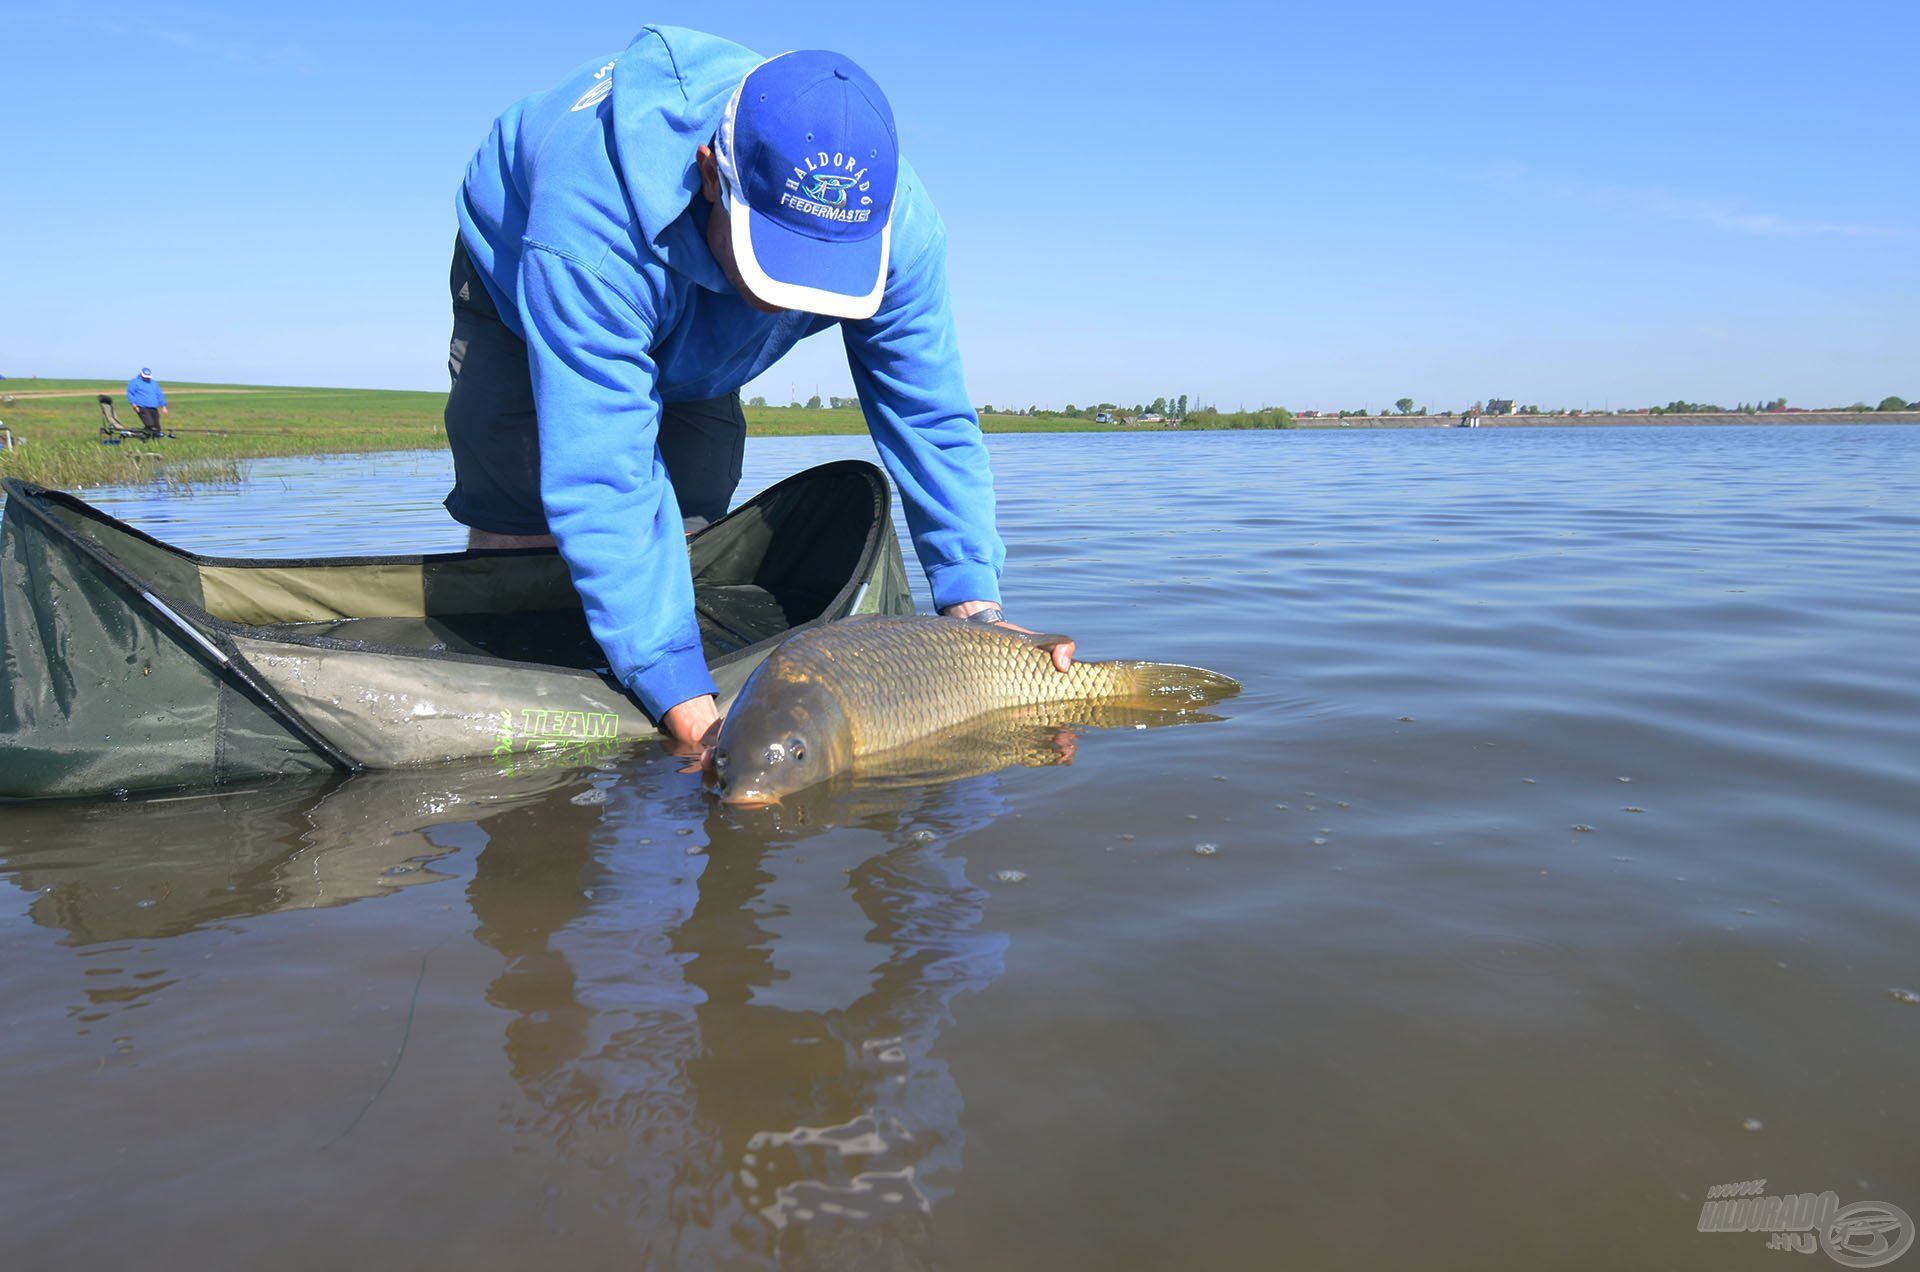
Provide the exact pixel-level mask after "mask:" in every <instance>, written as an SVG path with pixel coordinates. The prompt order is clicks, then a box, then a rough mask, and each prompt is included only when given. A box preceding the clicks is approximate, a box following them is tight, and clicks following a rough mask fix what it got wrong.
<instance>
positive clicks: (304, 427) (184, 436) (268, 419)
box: [0, 380, 446, 489]
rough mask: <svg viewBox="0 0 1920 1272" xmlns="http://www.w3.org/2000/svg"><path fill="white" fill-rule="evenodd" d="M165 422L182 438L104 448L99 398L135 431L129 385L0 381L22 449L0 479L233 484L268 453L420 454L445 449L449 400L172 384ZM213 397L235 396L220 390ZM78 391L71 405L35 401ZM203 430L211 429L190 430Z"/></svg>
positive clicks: (61, 400)
mask: <svg viewBox="0 0 1920 1272" xmlns="http://www.w3.org/2000/svg"><path fill="white" fill-rule="evenodd" d="M166 388H167V405H168V407H169V408H170V409H169V413H168V414H167V415H165V416H162V417H161V423H162V424H163V425H165V426H166V427H167V428H169V429H173V430H175V431H176V432H177V434H178V436H176V437H172V438H165V439H162V440H160V441H143V440H138V439H128V440H126V441H123V442H121V443H120V445H118V446H105V445H102V444H101V441H100V433H99V430H100V408H99V406H98V405H97V404H96V402H95V395H97V394H100V393H107V394H111V395H112V396H113V399H114V410H115V411H116V412H118V414H119V416H120V422H121V424H123V425H125V426H126V427H128V428H136V429H137V428H139V427H140V420H139V417H138V416H137V415H135V413H134V410H133V408H132V407H130V406H128V405H127V402H126V384H125V382H124V381H117V382H109V381H95V380H3V381H0V398H4V397H5V396H7V395H12V397H13V401H12V402H6V401H3V400H0V421H4V422H5V424H6V426H7V427H8V428H9V429H11V430H12V431H13V435H14V437H15V438H16V439H21V438H24V439H25V441H26V444H25V445H24V446H21V447H19V448H18V449H15V450H12V451H0V476H7V477H23V478H25V479H27V480H28V481H36V482H39V483H40V484H42V485H45V486H56V487H60V488H63V489H74V488H78V487H82V486H99V485H119V484H125V483H138V482H162V483H176V484H177V483H189V484H190V483H194V482H202V481H209V480H212V481H219V480H234V479H235V478H237V476H238V468H237V464H238V461H240V460H243V459H258V458H262V457H265V456H270V455H325V454H341V453H349V452H357V451H388V450H421V449H426V448H431V447H439V446H444V445H446V435H445V434H444V433H443V432H442V429H441V423H440V411H441V408H442V407H443V406H444V405H445V403H446V395H445V394H444V393H406V392H394V391H389V390H380V389H302V388H255V387H251V386H244V385H199V384H168V385H167V386H166ZM207 390H232V391H230V392H214V391H207ZM73 391H81V392H80V393H79V395H78V396H72V397H35V396H30V395H33V394H39V393H51V392H73ZM192 430H205V431H192Z"/></svg>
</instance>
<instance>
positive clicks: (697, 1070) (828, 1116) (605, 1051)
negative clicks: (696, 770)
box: [469, 777, 1006, 1262]
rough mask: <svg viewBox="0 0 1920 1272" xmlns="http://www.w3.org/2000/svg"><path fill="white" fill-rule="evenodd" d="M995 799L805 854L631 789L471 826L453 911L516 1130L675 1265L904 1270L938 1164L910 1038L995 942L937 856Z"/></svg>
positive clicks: (957, 804)
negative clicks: (476, 972) (477, 951)
mask: <svg viewBox="0 0 1920 1272" xmlns="http://www.w3.org/2000/svg"><path fill="white" fill-rule="evenodd" d="M995 780H996V779H994V778H991V777H989V778H985V779H981V780H979V781H974V782H968V783H964V784H961V785H960V786H956V787H949V788H944V789H937V790H933V791H928V790H925V789H921V790H916V791H914V792H912V793H910V794H909V795H906V796H903V797H901V798H903V799H905V800H907V801H909V802H907V803H905V804H901V803H899V802H894V803H892V804H891V806H889V805H888V804H887V803H885V802H882V803H879V804H876V805H874V806H872V807H870V808H869V809H868V813H867V816H866V817H865V818H864V819H863V820H862V821H861V822H860V823H859V824H858V825H857V826H853V827H843V828H841V829H839V830H836V831H834V832H832V833H831V834H830V835H825V836H822V835H819V834H818V832H816V831H809V830H805V829H801V830H799V831H798V832H794V833H784V834H783V833H774V834H772V835H769V834H768V832H767V830H766V828H765V824H764V821H763V820H759V821H756V822H755V823H751V824H750V828H749V829H737V828H736V827H735V826H734V825H733V824H731V823H730V822H729V820H728V819H727V817H726V816H725V815H722V814H717V813H716V814H713V815H712V816H710V817H708V818H707V820H706V821H705V823H704V825H702V824H701V823H699V822H697V821H694V820H693V819H692V817H690V814H691V813H693V812H694V807H693V806H690V805H689V804H688V803H686V802H685V801H683V800H680V799H673V800H664V799H660V798H656V797H655V796H654V795H653V794H652V793H651V792H649V791H648V790H647V789H645V788H644V787H637V786H632V785H628V786H622V787H618V788H615V789H613V790H612V791H610V792H609V794H610V796H611V798H610V799H609V800H608V802H607V803H606V804H604V805H601V806H598V807H584V808H583V807H577V806H573V805H569V804H566V803H563V802H562V801H561V800H559V799H557V798H556V799H549V800H545V801H542V802H540V803H537V804H534V805H530V806H525V807H522V808H520V809H517V810H514V811H511V812H507V813H504V814H500V815H497V816H494V817H492V818H489V819H487V820H485V821H484V822H483V823H482V826H483V828H484V829H485V831H486V832H487V834H488V836H489V844H488V847H487V848H486V850H485V851H484V852H482V853H481V855H480V858H479V862H478V865H477V868H476V871H475V875H474V879H473V882H472V884H471V886H470V891H469V900H470V902H471V904H472V906H473V910H474V914H475V916H476V918H477V919H478V921H479V925H478V928H477V931H476V935H478V936H479V938H480V939H481V940H482V941H484V942H485V943H486V944H488V945H490V946H492V947H493V948H494V949H496V950H497V951H499V952H500V953H501V954H502V955H504V956H505V957H506V959H507V966H506V968H505V970H504V971H503V972H502V973H501V975H500V976H499V977H498V978H497V979H496V980H495V982H494V984H493V987H492V989H491V990H490V991H489V995H488V997H489V1001H491V1002H493V1003H494V1004H495V1005H497V1006H501V1007H506V1008H508V1009H509V1010H512V1011H513V1012H514V1013H515V1019H514V1020H513V1021H512V1022H511V1023H510V1024H509V1025H508V1030H507V1054H508V1059H509V1062H510V1064H511V1066H512V1069H513V1075H514V1078H515V1080H516V1081H517V1082H519V1083H520V1084H521V1086H522V1089H523V1090H524V1091H525V1092H526V1094H527V1096H528V1098H529V1099H530V1100H531V1101H532V1102H533V1104H534V1105H535V1106H536V1109H537V1112H536V1113H535V1114H533V1115H532V1117H531V1118H530V1119H529V1120H527V1121H526V1122H524V1123H523V1125H525V1126H526V1128H527V1129H529V1130H533V1131H537V1132H538V1133H539V1134H541V1135H543V1136H547V1137H551V1138H552V1139H554V1140H555V1141H556V1143H557V1144H558V1145H559V1146H560V1147H561V1148H562V1149H563V1150H564V1151H565V1152H566V1153H567V1154H568V1156H570V1157H575V1158H578V1159H581V1160H588V1161H599V1162H603V1163H606V1166H605V1172H606V1173H605V1178H606V1179H607V1180H608V1183H609V1186H610V1187H614V1188H616V1189H618V1190H619V1191H620V1192H621V1193H622V1194H623V1195H622V1197H621V1198H620V1202H621V1205H622V1207H623V1210H622V1213H623V1214H626V1215H627V1216H629V1218H630V1220H631V1221H632V1222H634V1223H635V1224H636V1225H639V1226H641V1227H642V1228H644V1229H645V1230H647V1231H649V1232H650V1234H652V1235H653V1236H655V1237H657V1236H658V1234H661V1233H666V1232H674V1233H676V1234H677V1235H676V1236H675V1237H674V1239H673V1240H674V1246H673V1248H674V1252H675V1253H676V1254H679V1255H685V1254H687V1253H689V1252H690V1251H691V1250H693V1249H700V1248H703V1247H705V1246H706V1245H707V1244H708V1243H717V1248H726V1247H729V1246H732V1245H734V1243H745V1244H747V1245H748V1246H749V1247H761V1248H769V1247H770V1248H773V1249H777V1250H778V1251H779V1252H780V1253H781V1254H782V1255H783V1256H790V1257H799V1258H825V1259H829V1260H831V1261H835V1262H844V1261H847V1260H853V1261H867V1260H869V1259H870V1258H871V1257H872V1256H873V1255H875V1254H876V1253H878V1252H879V1251H880V1250H883V1249H884V1250H886V1251H890V1252H891V1253H892V1254H893V1255H894V1256H896V1257H897V1256H900V1255H907V1256H909V1257H912V1256H913V1254H914V1252H920V1253H923V1254H924V1253H925V1252H926V1248H927V1244H928V1242H929V1240H930V1237H929V1222H930V1221H929V1214H930V1210H931V1206H932V1203H933V1202H934V1201H935V1200H936V1199H937V1198H938V1197H940V1196H942V1195H944V1193H945V1191H946V1190H947V1189H948V1188H950V1187H951V1181H952V1178H953V1177H954V1176H955V1175H956V1174H957V1173H958V1171H959V1166H960V1151H961V1132H960V1116H961V1108H962V1104H961V1096H960V1092H959V1090H958V1089H957V1088H956V1087H955V1086H954V1083H953V1079H952V1077H951V1075H950V1074H949V1073H948V1072H947V1069H946V1066H945V1064H944V1063H943V1062H942V1061H940V1060H938V1059H935V1058H934V1056H933V1055H932V1051H933V1047H934V1043H935V1041H936V1039H937V1037H938V1034H939V1031H940V1030H941V1029H942V1028H943V1027H944V1026H945V1025H946V1023H947V1022H948V1021H949V1020H950V1019H951V1012H950V1004H951V1002H952V999H953V998H954V997H955V996H956V995H958V994H960V993H963V992H966V991H968V990H971V989H979V988H983V987H984V986H986V985H987V984H988V983H990V982H991V981H992V980H993V979H994V978H995V977H996V976H997V975H998V974H999V972H1000V970H1001V967H1002V957H1003V954H1004V950H1005V946H1006V937H1005V935H1004V934H1002V933H999V932H993V931H987V930H985V929H983V927H982V912H983V908H984V903H985V900H986V894H985V893H983V892H982V891H981V890H979V889H977V888H975V887H973V886H972V885H971V884H970V883H968V881H967V879H966V876H965V873H964V863H963V862H962V861H960V860H959V859H957V858H954V857H951V856H949V855H948V853H947V851H946V849H945V848H943V847H942V844H943V843H944V842H946V841H948V840H951V839H952V838H953V837H955V836H956V835H959V834H962V833H965V832H966V831H968V830H971V829H976V828H978V827H979V826H981V825H984V824H986V823H987V822H988V821H990V820H991V818H992V816H993V811H992V810H993V809H995V808H996V807H997V803H998V802H997V800H996V799H995V797H994V795H993V784H994V782H995ZM842 812H843V813H844V810H842ZM842 819H843V820H844V816H843V818H842ZM676 829H694V830H695V833H694V834H692V835H679V834H676V833H674V832H675V830H676ZM702 831H704V841H705V842H704V847H705V848H706V849H707V851H706V852H705V853H703V854H698V855H690V854H689V851H688V849H689V846H693V847H695V848H698V847H702V846H703V836H702V834H701V832H702ZM875 832H878V833H877V835H876V833H875ZM649 840H650V841H651V842H643V841H649ZM803 842H804V846H802V845H803ZM849 902H851V904H849ZM603 1200H604V1199H603ZM556 1204H557V1205H560V1206H568V1205H574V1204H585V1203H584V1201H575V1200H561V1201H559V1202H557V1203H556Z"/></svg>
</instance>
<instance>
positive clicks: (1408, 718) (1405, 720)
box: [1400, 716, 1413, 724]
mask: <svg viewBox="0 0 1920 1272" xmlns="http://www.w3.org/2000/svg"><path fill="white" fill-rule="evenodd" d="M1400 723H1402V724H1412V723H1413V717H1412V716H1401V717H1400Z"/></svg>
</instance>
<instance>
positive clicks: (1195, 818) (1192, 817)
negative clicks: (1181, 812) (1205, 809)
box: [1187, 813, 1200, 821]
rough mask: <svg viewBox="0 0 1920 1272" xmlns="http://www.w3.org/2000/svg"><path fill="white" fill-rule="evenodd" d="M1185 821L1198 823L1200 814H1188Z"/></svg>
mask: <svg viewBox="0 0 1920 1272" xmlns="http://www.w3.org/2000/svg"><path fill="white" fill-rule="evenodd" d="M1187 820H1188V821H1199V820H1200V814H1198V813H1188V814H1187Z"/></svg>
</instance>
